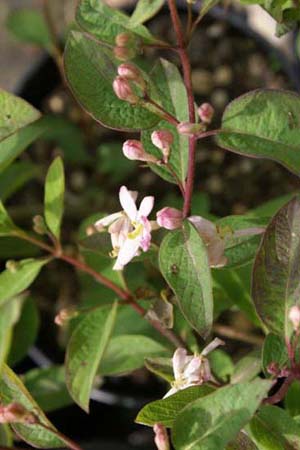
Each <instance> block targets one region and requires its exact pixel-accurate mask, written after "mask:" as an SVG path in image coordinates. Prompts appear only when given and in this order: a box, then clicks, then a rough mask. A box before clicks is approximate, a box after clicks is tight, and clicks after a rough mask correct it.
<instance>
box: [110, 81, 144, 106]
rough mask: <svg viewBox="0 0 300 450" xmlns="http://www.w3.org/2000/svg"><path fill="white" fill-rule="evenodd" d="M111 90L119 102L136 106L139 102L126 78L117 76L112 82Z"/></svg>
mask: <svg viewBox="0 0 300 450" xmlns="http://www.w3.org/2000/svg"><path fill="white" fill-rule="evenodd" d="M113 90H114V92H115V94H116V96H117V97H118V98H119V99H120V100H124V101H126V102H129V103H131V104H136V103H138V101H139V98H138V96H137V95H135V94H134V93H133V91H132V88H131V86H130V83H129V81H128V80H126V78H123V77H120V76H117V77H116V78H115V80H114V82H113Z"/></svg>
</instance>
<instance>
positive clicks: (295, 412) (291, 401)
mask: <svg viewBox="0 0 300 450" xmlns="http://www.w3.org/2000/svg"><path fill="white" fill-rule="evenodd" d="M284 407H285V409H286V410H287V412H288V413H289V414H290V415H291V416H299V414H300V382H299V381H298V380H295V381H293V383H292V384H291V385H290V387H289V390H288V392H287V394H286V396H285V398H284Z"/></svg>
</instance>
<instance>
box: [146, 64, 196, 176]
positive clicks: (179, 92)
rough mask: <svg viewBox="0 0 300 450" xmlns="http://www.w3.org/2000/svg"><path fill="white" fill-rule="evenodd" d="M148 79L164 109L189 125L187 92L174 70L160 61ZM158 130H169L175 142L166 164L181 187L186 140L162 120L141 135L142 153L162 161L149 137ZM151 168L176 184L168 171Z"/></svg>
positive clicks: (184, 174)
mask: <svg viewBox="0 0 300 450" xmlns="http://www.w3.org/2000/svg"><path fill="white" fill-rule="evenodd" d="M151 78H152V79H153V82H154V83H155V85H156V86H157V88H158V89H159V92H160V95H159V98H160V101H161V103H162V106H163V107H164V109H165V110H166V111H168V112H169V113H170V114H172V115H173V116H175V117H176V118H177V119H178V120H179V121H180V122H186V121H188V120H189V119H188V118H189V114H188V100H187V94H186V89H185V86H184V83H183V81H182V77H181V75H180V72H179V70H178V69H177V67H176V66H175V65H174V64H172V63H170V62H169V61H166V60H165V59H160V60H159V62H158V63H157V64H156V65H155V67H154V69H153V71H152V72H151ZM157 129H165V130H169V131H170V132H171V133H172V135H173V139H174V140H173V143H172V146H171V154H170V158H169V164H170V166H171V167H172V170H173V171H174V172H175V174H176V175H177V177H178V179H179V180H180V181H181V183H182V184H183V185H184V184H185V179H186V172H187V164H188V152H189V150H188V138H187V136H183V135H181V134H179V133H178V132H177V129H176V127H175V126H174V125H171V124H170V123H169V122H166V121H165V120H161V121H160V122H159V124H158V125H156V126H155V127H154V128H152V129H151V130H147V131H143V132H142V135H141V137H142V142H143V144H144V147H145V149H146V150H147V152H148V153H150V154H151V155H154V156H156V157H157V158H161V156H162V154H161V151H160V150H159V149H158V148H156V147H155V146H154V145H153V144H152V141H151V133H152V132H153V131H154V130H157ZM150 167H151V169H152V170H153V171H154V172H155V173H157V174H158V175H159V176H161V177H162V178H164V179H165V180H167V181H170V182H173V183H177V180H176V179H175V178H174V175H173V174H172V173H171V172H170V171H169V169H168V168H166V167H164V166H158V165H157V164H150Z"/></svg>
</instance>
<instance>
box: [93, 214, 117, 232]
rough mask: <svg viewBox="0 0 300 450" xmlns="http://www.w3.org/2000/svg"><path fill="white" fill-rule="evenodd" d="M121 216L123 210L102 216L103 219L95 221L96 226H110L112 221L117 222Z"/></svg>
mask: <svg viewBox="0 0 300 450" xmlns="http://www.w3.org/2000/svg"><path fill="white" fill-rule="evenodd" d="M120 217H122V212H117V213H113V214H110V215H109V216H106V217H102V219H100V220H97V222H95V227H96V228H97V227H99V226H103V227H108V226H109V225H110V224H111V223H113V222H115V221H116V220H117V219H119V218H120Z"/></svg>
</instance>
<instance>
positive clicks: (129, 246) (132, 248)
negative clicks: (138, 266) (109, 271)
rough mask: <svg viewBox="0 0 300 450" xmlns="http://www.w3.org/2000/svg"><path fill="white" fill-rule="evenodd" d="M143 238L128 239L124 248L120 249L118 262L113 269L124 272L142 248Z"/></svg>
mask: <svg viewBox="0 0 300 450" xmlns="http://www.w3.org/2000/svg"><path fill="white" fill-rule="evenodd" d="M140 241H141V237H140V236H138V237H137V238H136V239H130V238H127V239H126V241H125V242H124V244H123V245H122V247H121V248H120V251H119V254H118V257H117V261H116V263H115V265H114V267H113V269H114V270H122V269H123V267H124V266H126V264H128V263H129V261H131V260H132V258H134V257H135V256H136V255H137V252H138V249H139V246H140Z"/></svg>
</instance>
